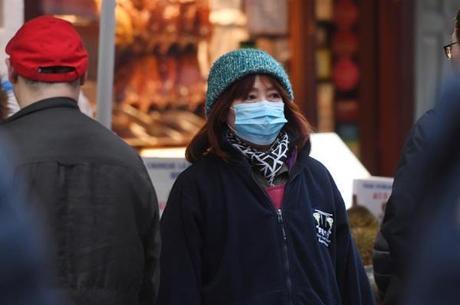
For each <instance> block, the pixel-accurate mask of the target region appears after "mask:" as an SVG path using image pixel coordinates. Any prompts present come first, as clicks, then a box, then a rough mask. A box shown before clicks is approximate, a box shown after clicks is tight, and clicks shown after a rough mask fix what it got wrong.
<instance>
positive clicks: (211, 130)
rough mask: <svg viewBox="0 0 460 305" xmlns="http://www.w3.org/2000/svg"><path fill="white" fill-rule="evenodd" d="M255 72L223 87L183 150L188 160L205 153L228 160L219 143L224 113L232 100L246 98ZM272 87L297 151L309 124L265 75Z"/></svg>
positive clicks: (226, 115) (279, 85)
mask: <svg viewBox="0 0 460 305" xmlns="http://www.w3.org/2000/svg"><path fill="white" fill-rule="evenodd" d="M256 76H257V75H256V74H251V75H248V76H246V77H244V78H242V79H240V80H238V81H236V82H234V83H233V84H232V85H231V86H230V87H229V88H227V89H226V90H225V91H224V92H223V93H222V94H221V96H220V97H219V98H218V99H217V100H216V102H215V103H214V106H213V108H212V109H211V112H210V113H209V114H208V118H207V121H206V123H205V125H204V126H203V127H202V128H201V130H200V131H198V133H197V134H196V135H195V137H194V138H193V139H192V141H191V142H190V144H189V145H188V147H187V150H186V152H185V157H186V158H187V160H188V161H189V162H192V163H193V162H195V161H198V160H200V159H201V158H202V157H203V156H205V155H206V154H215V155H217V156H218V157H219V158H221V159H223V160H228V158H229V155H228V153H227V152H226V151H225V150H224V149H223V148H222V146H221V142H220V139H221V136H222V133H223V132H224V130H225V129H226V126H227V118H228V112H229V110H230V107H231V106H232V103H233V101H234V100H236V99H246V98H247V96H248V94H249V93H250V92H251V90H252V88H253V86H254V83H255V81H256ZM266 76H267V78H268V79H269V80H270V82H271V83H272V85H273V87H274V88H275V89H276V90H277V91H278V92H279V93H280V95H281V97H282V99H283V101H284V104H285V107H284V114H285V116H286V119H287V121H288V123H287V124H286V126H285V130H286V131H287V132H288V133H289V134H293V135H295V142H294V144H295V146H296V147H297V149H298V150H300V149H301V148H302V147H303V146H304V145H305V144H306V143H307V141H308V140H309V137H310V132H311V127H310V124H309V123H308V121H307V119H306V118H305V117H304V116H303V115H302V114H301V113H300V110H299V107H297V105H296V104H295V103H294V101H291V100H290V98H289V94H288V93H287V91H286V89H284V88H283V87H282V86H281V84H280V83H279V82H278V81H276V80H275V79H274V78H273V77H271V76H269V75H266Z"/></svg>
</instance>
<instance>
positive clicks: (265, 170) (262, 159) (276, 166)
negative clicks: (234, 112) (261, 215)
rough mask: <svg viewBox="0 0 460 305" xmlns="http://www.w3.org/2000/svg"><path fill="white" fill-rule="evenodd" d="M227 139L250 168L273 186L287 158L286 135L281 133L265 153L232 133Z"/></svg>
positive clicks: (287, 137) (229, 133)
mask: <svg viewBox="0 0 460 305" xmlns="http://www.w3.org/2000/svg"><path fill="white" fill-rule="evenodd" d="M227 138H228V140H229V142H230V144H232V145H233V147H235V148H236V149H237V150H238V151H240V152H241V153H242V154H243V155H244V156H245V157H246V159H247V160H248V161H249V163H250V164H251V166H252V167H255V168H256V169H257V170H259V171H260V173H261V174H262V175H263V176H264V177H265V178H266V179H267V181H268V183H269V184H270V185H273V181H274V180H275V177H276V174H277V173H278V172H279V171H280V170H281V168H282V167H283V164H284V162H286V160H287V157H288V151H289V136H288V134H287V133H285V132H281V133H280V134H279V135H278V137H277V138H276V140H275V142H273V144H272V146H271V147H270V148H269V149H268V150H267V151H259V150H257V149H255V148H254V147H252V146H250V145H249V144H247V143H246V142H244V141H242V140H241V139H240V138H238V136H237V135H235V133H233V132H232V131H229V132H228V136H227Z"/></svg>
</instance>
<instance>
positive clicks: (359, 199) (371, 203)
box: [353, 177, 393, 221]
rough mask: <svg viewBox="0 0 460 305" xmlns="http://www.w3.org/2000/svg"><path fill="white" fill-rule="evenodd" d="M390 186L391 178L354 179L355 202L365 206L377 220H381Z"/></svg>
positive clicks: (389, 193) (388, 196)
mask: <svg viewBox="0 0 460 305" xmlns="http://www.w3.org/2000/svg"><path fill="white" fill-rule="evenodd" d="M392 186H393V179H392V178H385V177H370V178H367V179H356V180H355V181H354V182H353V195H354V196H355V199H354V200H355V203H356V204H358V205H362V206H365V207H366V208H368V209H369V211H370V212H371V213H372V214H373V215H374V216H375V217H377V219H378V220H379V221H382V219H383V215H384V210H385V206H386V203H387V201H388V198H390V195H391V188H392Z"/></svg>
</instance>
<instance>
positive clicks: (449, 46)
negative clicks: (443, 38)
mask: <svg viewBox="0 0 460 305" xmlns="http://www.w3.org/2000/svg"><path fill="white" fill-rule="evenodd" d="M458 43H459V42H458V41H454V42H451V43H449V44H446V45H445V46H443V47H442V48H443V49H444V55H446V57H447V59H452V47H453V46H454V45H456V44H458Z"/></svg>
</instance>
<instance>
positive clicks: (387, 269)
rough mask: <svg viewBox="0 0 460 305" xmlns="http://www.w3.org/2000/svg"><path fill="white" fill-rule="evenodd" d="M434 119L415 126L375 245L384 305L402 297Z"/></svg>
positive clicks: (430, 113)
mask: <svg viewBox="0 0 460 305" xmlns="http://www.w3.org/2000/svg"><path fill="white" fill-rule="evenodd" d="M435 117H436V115H435V112H434V110H430V111H428V112H426V113H425V114H424V115H423V116H422V117H421V118H420V119H419V120H418V121H417V122H416V124H415V125H414V127H413V128H412V130H411V132H410V134H409V136H408V138H407V140H406V143H405V145H404V148H403V152H402V154H401V160H400V161H399V165H398V168H397V170H396V175H395V178H394V182H393V189H392V193H391V196H390V198H389V199H388V203H387V205H386V210H385V216H384V219H383V222H382V225H381V231H380V232H379V234H378V235H377V238H376V241H375V246H374V257H373V264H374V276H375V282H376V284H377V286H378V288H379V291H380V294H381V298H382V299H383V300H384V304H389V305H390V304H396V303H397V301H398V300H399V299H400V297H401V292H402V282H403V279H402V276H403V273H404V269H405V266H406V262H404V260H405V259H404V257H405V255H404V254H402V253H405V252H407V251H409V249H407V248H409V247H410V246H409V239H410V237H409V236H407V233H408V231H409V230H407V226H410V224H409V222H410V220H411V218H412V217H413V215H414V211H416V210H417V205H418V202H419V200H420V195H421V190H420V187H419V186H420V185H421V184H422V179H423V176H422V173H420V170H421V168H422V167H421V166H420V164H419V161H418V158H420V155H421V154H423V153H424V151H426V149H427V145H428V143H427V141H428V138H429V133H430V132H431V128H432V127H433V124H434V121H435ZM399 232H404V233H405V234H398V233H399ZM390 249H391V250H392V251H390Z"/></svg>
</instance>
